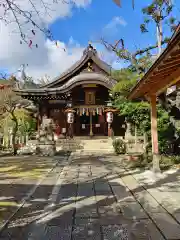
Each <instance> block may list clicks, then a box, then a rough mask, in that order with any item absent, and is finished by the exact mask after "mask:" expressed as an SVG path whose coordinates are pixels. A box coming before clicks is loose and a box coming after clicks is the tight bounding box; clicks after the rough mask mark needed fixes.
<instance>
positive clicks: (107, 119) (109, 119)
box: [106, 112, 113, 123]
mask: <svg viewBox="0 0 180 240" xmlns="http://www.w3.org/2000/svg"><path fill="white" fill-rule="evenodd" d="M106 121H107V122H108V123H112V122H113V113H112V112H107V113H106Z"/></svg>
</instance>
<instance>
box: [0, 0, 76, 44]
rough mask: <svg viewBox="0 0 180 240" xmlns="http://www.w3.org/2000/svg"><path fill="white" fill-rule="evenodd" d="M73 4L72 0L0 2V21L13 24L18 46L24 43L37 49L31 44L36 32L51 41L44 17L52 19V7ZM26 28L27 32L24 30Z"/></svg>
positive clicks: (16, 0)
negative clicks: (17, 35)
mask: <svg viewBox="0 0 180 240" xmlns="http://www.w3.org/2000/svg"><path fill="white" fill-rule="evenodd" d="M58 3H62V4H73V3H74V1H72V0H48V1H45V0H35V1H34V0H23V1H19V0H1V1H0V21H2V22H4V23H5V24H6V25H7V24H14V25H15V26H14V28H15V32H17V33H18V34H19V35H20V44H23V42H25V43H26V44H28V46H29V47H32V46H34V47H36V48H37V47H38V45H37V43H36V42H33V36H34V35H36V32H37V31H41V32H43V33H44V34H45V36H46V37H47V38H50V39H53V36H52V33H51V31H50V29H49V28H48V24H47V22H44V21H43V20H42V19H43V18H44V16H46V19H47V18H49V19H50V18H52V16H51V15H52V14H53V13H54V11H55V9H53V5H55V4H58ZM25 26H26V27H27V26H28V31H26V30H25Z"/></svg>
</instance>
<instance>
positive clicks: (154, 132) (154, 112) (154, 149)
mask: <svg viewBox="0 0 180 240" xmlns="http://www.w3.org/2000/svg"><path fill="white" fill-rule="evenodd" d="M150 101H151V141H152V155H153V169H152V170H153V171H154V172H160V167H159V160H160V157H159V148H158V129H157V109H156V95H152V96H151V98H150Z"/></svg>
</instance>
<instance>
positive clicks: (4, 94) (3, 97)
mask: <svg viewBox="0 0 180 240" xmlns="http://www.w3.org/2000/svg"><path fill="white" fill-rule="evenodd" d="M15 84H16V79H15V78H14V77H12V78H11V79H10V80H9V84H7V85H1V87H0V114H1V117H4V116H5V115H7V113H8V114H9V116H10V118H11V120H12V122H13V126H12V144H13V153H14V155H16V154H17V144H16V135H17V131H18V116H17V114H15V111H16V109H17V108H20V107H26V106H28V105H29V101H27V100H23V99H22V98H20V97H19V96H17V95H16V94H15V92H13V87H14V85H15Z"/></svg>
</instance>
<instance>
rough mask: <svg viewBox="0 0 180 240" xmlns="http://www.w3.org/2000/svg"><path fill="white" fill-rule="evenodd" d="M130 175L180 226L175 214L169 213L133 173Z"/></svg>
mask: <svg viewBox="0 0 180 240" xmlns="http://www.w3.org/2000/svg"><path fill="white" fill-rule="evenodd" d="M124 169H125V170H126V168H125V167H124ZM128 173H129V174H130V175H131V176H132V177H133V178H134V180H135V181H136V182H137V183H138V184H139V185H140V186H141V187H142V188H143V189H144V190H145V191H146V192H147V193H148V194H149V195H150V196H151V197H152V198H153V199H154V200H155V201H156V202H157V203H158V204H159V205H160V206H161V207H162V208H163V209H164V210H165V211H166V213H167V214H169V215H170V216H171V217H172V218H173V219H174V220H175V221H176V223H177V224H180V222H179V221H178V220H177V219H176V218H175V217H174V216H173V214H172V213H171V212H169V211H168V210H167V209H166V208H165V207H164V206H163V205H162V204H161V203H160V202H159V201H158V200H157V199H156V198H155V197H154V196H153V195H152V194H151V193H150V192H149V191H148V190H147V189H146V187H145V186H144V184H142V183H140V182H139V181H138V180H137V179H136V178H135V177H134V176H133V174H132V173H131V171H128Z"/></svg>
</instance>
